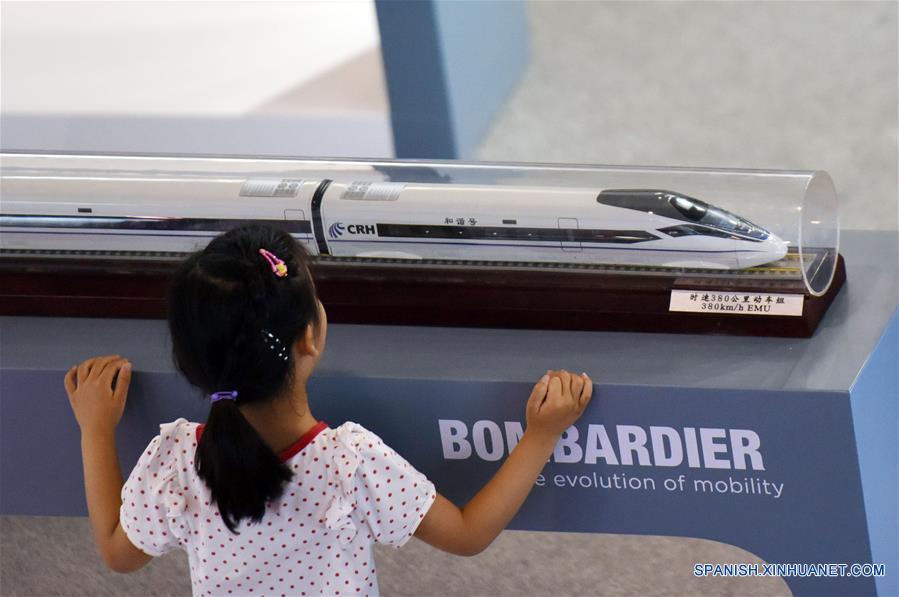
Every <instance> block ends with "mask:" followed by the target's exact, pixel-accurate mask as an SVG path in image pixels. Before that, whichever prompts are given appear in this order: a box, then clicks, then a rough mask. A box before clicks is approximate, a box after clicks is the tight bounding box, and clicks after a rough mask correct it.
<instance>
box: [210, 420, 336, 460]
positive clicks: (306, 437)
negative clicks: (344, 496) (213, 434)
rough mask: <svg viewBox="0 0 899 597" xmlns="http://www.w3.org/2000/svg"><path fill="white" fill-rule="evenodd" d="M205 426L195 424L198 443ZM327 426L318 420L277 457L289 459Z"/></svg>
mask: <svg viewBox="0 0 899 597" xmlns="http://www.w3.org/2000/svg"><path fill="white" fill-rule="evenodd" d="M205 427H206V425H204V424H202V423H200V424H199V425H197V443H200V437H201V436H202V435H203V429H204V428H205ZM327 428H328V424H327V423H325V422H324V421H319V422H318V423H316V424H315V426H314V427H313V428H312V429H310V430H309V431H307V432H306V433H304V434H303V436H302V437H301V438H300V439H298V440H297V441H295V442H293V443H292V444H291V445H289V446H288V447H286V448H284V449H283V450H281V451H280V452H278V458H280V459H281V460H282V461H287V460H290V459H291V458H293V457H294V456H296V455H297V454H299V453H300V451H301V450H302V449H303V448H305V447H306V446H308V445H309V444H311V443H312V440H314V439H315V438H316V436H317V435H318V434H319V433H321V432H322V431H324V430H325V429H327Z"/></svg>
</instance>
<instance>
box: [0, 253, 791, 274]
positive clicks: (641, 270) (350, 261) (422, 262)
mask: <svg viewBox="0 0 899 597" xmlns="http://www.w3.org/2000/svg"><path fill="white" fill-rule="evenodd" d="M188 255H190V253H185V252H169V251H94V250H61V249H33V250H32V249H0V260H2V259H4V258H21V259H27V260H40V259H54V260H55V259H60V260H77V259H83V258H85V257H87V258H92V259H104V260H110V261H129V262H133V261H150V262H154V263H166V262H170V263H177V262H179V261H181V260H183V259H185V258H186V257H187V256H188ZM312 261H313V263H316V264H327V265H336V266H341V265H343V266H350V267H351V266H360V265H366V266H383V267H423V266H424V267H460V268H467V269H502V270H506V271H508V270H533V269H541V270H557V271H567V272H573V271H576V272H588V271H589V272H597V273H614V274H640V275H658V276H672V275H677V276H682V275H689V276H706V277H714V278H746V277H753V278H765V279H788V280H793V279H796V278H799V277H801V270H800V268H799V255H798V254H796V253H789V254H787V255H786V256H785V257H784V258H783V259H781V260H780V261H777V262H774V263H769V264H766V265H763V266H758V267H753V268H748V269H743V270H739V271H738V272H735V271H733V270H718V269H703V268H670V267H660V266H635V265H614V264H597V263H557V262H543V261H539V262H521V261H486V260H481V261H471V260H461V259H457V260H449V259H447V260H442V259H440V260H438V259H399V258H384V257H334V256H326V255H318V256H314V257H313V258H312Z"/></svg>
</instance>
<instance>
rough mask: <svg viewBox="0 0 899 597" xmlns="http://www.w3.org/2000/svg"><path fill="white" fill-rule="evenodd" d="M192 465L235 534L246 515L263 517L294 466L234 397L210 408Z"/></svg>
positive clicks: (250, 517) (279, 493) (253, 519)
mask: <svg viewBox="0 0 899 597" xmlns="http://www.w3.org/2000/svg"><path fill="white" fill-rule="evenodd" d="M194 464H195V466H196V469H197V474H198V475H199V476H200V478H201V479H203V481H204V482H205V483H206V485H207V487H209V488H210V490H211V492H212V499H213V500H214V501H215V503H216V504H217V506H218V509H219V513H220V514H221V516H222V520H223V521H224V523H225V526H227V527H228V530H230V531H231V532H232V533H235V532H237V531H236V527H237V524H238V523H239V522H240V521H241V520H242V519H244V518H249V519H250V520H252V521H255V522H258V521H260V520H261V519H262V516H263V515H264V514H265V505H266V502H268V501H269V500H273V499H277V498H278V497H280V495H281V491H282V489H283V486H284V483H286V482H287V481H289V480H290V478H291V470H290V468H289V467H288V466H287V465H286V464H284V463H283V462H281V459H280V458H278V455H277V454H275V453H274V452H273V451H272V449H271V448H270V447H269V446H268V444H266V443H265V442H264V441H262V438H261V437H260V436H259V434H258V433H256V430H255V429H253V427H252V426H250V424H249V423H248V422H247V420H246V418H244V416H243V414H242V413H241V412H240V409H239V408H237V405H236V404H235V403H234V401H233V400H220V401H218V402H216V403H215V404H213V405H212V408H210V409H209V418H208V419H207V420H206V427H205V428H204V429H203V434H202V435H201V436H200V442H199V444H198V445H197V454H196V458H195V461H194Z"/></svg>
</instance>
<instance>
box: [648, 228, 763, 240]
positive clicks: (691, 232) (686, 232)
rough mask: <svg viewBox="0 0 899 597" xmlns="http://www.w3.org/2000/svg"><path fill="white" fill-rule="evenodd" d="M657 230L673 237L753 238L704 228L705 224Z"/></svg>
mask: <svg viewBox="0 0 899 597" xmlns="http://www.w3.org/2000/svg"><path fill="white" fill-rule="evenodd" d="M659 232H664V233H665V234H667V235H668V236H673V237H674V238H678V237H681V236H714V237H715V238H730V239H733V240H755V239H745V238H743V237H741V236H737V235H735V234H731V233H729V232H726V231H724V230H718V229H716V228H706V227H705V226H669V227H668V228H659Z"/></svg>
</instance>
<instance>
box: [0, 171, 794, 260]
mask: <svg viewBox="0 0 899 597" xmlns="http://www.w3.org/2000/svg"><path fill="white" fill-rule="evenodd" d="M0 205H2V207H0V248H3V249H20V250H26V251H27V250H38V249H39V250H50V251H61V252H65V251H85V250H87V251H104V252H108V251H116V252H120V251H124V252H131V251H141V252H143V251H154V252H163V253H166V252H171V253H184V252H190V251H194V250H197V249H199V248H202V247H203V246H205V244H206V243H208V242H209V240H210V239H211V238H212V237H214V236H216V235H217V234H220V233H221V232H222V231H224V230H228V229H230V228H232V227H234V226H237V225H239V224H242V223H247V222H255V221H261V222H266V223H270V224H275V225H277V226H280V227H282V228H284V229H285V230H287V231H289V232H290V233H291V234H293V235H294V236H295V237H296V238H297V239H298V240H299V241H301V242H302V243H303V244H304V245H305V246H306V248H307V249H308V250H309V252H310V253H311V254H313V255H328V256H332V257H335V258H340V257H352V258H392V259H409V260H452V261H478V262H483V261H500V262H523V263H587V264H591V263H595V264H621V265H637V266H657V267H675V268H712V269H740V268H748V267H754V266H758V265H762V264H765V263H769V262H772V261H777V260H779V259H781V258H783V257H784V255H785V254H786V252H787V243H786V242H785V241H783V240H781V239H780V238H778V237H777V236H775V235H773V234H771V233H770V232H768V231H767V230H765V229H763V228H761V227H760V226H757V225H755V224H753V223H752V222H750V221H748V220H746V219H745V218H742V217H740V216H738V215H735V214H733V213H731V212H729V211H726V210H724V209H721V208H719V207H715V206H714V205H710V204H709V203H706V202H704V201H701V200H699V199H695V198H692V197H689V196H687V195H684V194H682V193H678V192H674V191H669V190H662V189H648V190H646V189H587V188H565V187H525V186H502V185H458V184H450V183H445V184H444V183H400V182H337V181H332V180H302V179H289V178H258V179H252V178H250V179H247V178H236V177H222V178H208V177H207V178H181V177H171V178H164V177H157V178H154V177H139V176H137V175H134V176H117V177H111V178H103V177H94V178H91V177H86V176H85V177H78V176H71V177H69V176H48V177H43V178H42V177H24V176H23V177H16V176H5V177H4V178H3V186H2V203H0Z"/></svg>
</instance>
